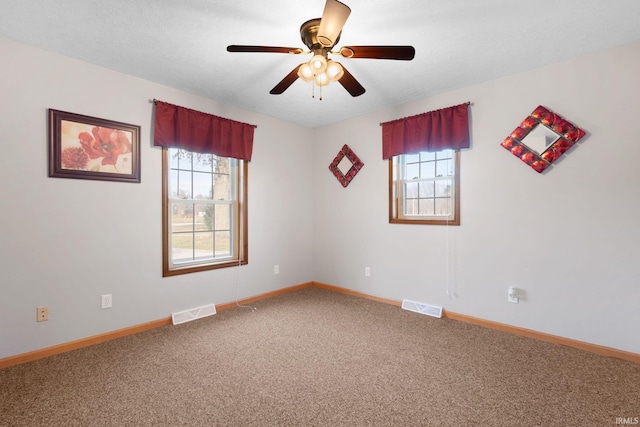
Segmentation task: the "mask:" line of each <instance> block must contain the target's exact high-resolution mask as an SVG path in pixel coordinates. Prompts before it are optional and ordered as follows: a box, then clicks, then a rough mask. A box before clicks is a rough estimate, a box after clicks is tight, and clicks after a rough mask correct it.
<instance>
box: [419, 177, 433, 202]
mask: <svg viewBox="0 0 640 427" xmlns="http://www.w3.org/2000/svg"><path fill="white" fill-rule="evenodd" d="M434 187H435V183H434V182H433V181H426V182H421V183H419V184H418V188H419V195H418V197H420V198H424V197H433V196H434V195H435V191H434Z"/></svg>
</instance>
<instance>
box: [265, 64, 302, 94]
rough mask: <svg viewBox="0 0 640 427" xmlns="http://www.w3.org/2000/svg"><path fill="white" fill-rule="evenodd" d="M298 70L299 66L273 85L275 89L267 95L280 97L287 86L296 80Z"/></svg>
mask: <svg viewBox="0 0 640 427" xmlns="http://www.w3.org/2000/svg"><path fill="white" fill-rule="evenodd" d="M298 68H300V66H299V65H298V66H297V67H296V68H294V69H293V70H291V72H290V73H289V74H287V75H286V77H285V78H284V79H282V80H281V81H280V83H278V84H277V85H275V87H274V88H273V89H271V90H270V91H269V93H270V94H271V95H280V94H281V93H282V92H284V91H285V90H287V89H288V88H289V86H291V85H292V84H293V82H295V81H296V80H298Z"/></svg>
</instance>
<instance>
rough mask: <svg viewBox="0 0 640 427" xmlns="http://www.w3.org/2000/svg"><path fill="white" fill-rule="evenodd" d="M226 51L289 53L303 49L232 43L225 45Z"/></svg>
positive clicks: (299, 51) (301, 51) (295, 52)
mask: <svg viewBox="0 0 640 427" xmlns="http://www.w3.org/2000/svg"><path fill="white" fill-rule="evenodd" d="M227 52H265V53H291V54H298V53H303V52H304V51H303V50H302V49H300V48H299V47H279V46H247V45H239V44H232V45H229V46H227Z"/></svg>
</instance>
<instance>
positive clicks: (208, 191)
mask: <svg viewBox="0 0 640 427" xmlns="http://www.w3.org/2000/svg"><path fill="white" fill-rule="evenodd" d="M211 180H212V175H211V174H210V173H203V172H194V173H193V198H194V199H209V200H211V197H212V196H213V182H211Z"/></svg>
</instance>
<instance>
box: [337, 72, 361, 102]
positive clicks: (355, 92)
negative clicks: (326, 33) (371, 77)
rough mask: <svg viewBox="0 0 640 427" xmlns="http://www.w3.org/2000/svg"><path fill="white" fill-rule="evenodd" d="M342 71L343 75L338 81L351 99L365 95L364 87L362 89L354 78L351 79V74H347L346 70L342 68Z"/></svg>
mask: <svg viewBox="0 0 640 427" xmlns="http://www.w3.org/2000/svg"><path fill="white" fill-rule="evenodd" d="M342 69H343V70H344V74H343V75H342V77H341V78H340V80H338V81H339V82H340V84H341V85H342V86H343V87H344V88H345V89H346V90H347V92H349V93H350V94H351V96H353V97H356V96H360V95H362V94H363V93H365V89H364V87H362V85H361V84H360V83H358V81H357V80H356V79H355V77H353V76H352V75H351V73H350V72H348V71H347V69H346V68H344V66H343V67H342Z"/></svg>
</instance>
